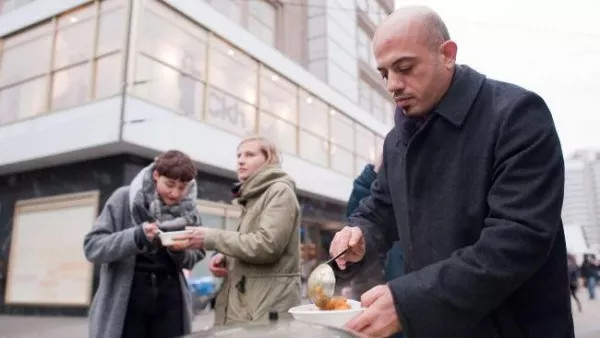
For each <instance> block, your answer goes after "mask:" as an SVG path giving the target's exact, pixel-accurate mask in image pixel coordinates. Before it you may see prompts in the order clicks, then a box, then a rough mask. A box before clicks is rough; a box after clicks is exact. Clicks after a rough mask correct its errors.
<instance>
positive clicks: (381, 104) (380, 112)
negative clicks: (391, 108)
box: [372, 88, 387, 122]
mask: <svg viewBox="0 0 600 338" xmlns="http://www.w3.org/2000/svg"><path fill="white" fill-rule="evenodd" d="M372 109H373V110H372V111H373V116H375V118H376V119H378V120H379V121H381V122H385V120H386V115H387V112H386V111H385V98H384V97H383V96H382V95H381V94H380V93H379V92H378V91H377V90H376V89H375V88H373V107H372Z"/></svg>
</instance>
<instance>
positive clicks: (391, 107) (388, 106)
mask: <svg viewBox="0 0 600 338" xmlns="http://www.w3.org/2000/svg"><path fill="white" fill-rule="evenodd" d="M384 104H385V111H386V119H385V123H386V124H387V125H388V126H393V125H394V123H395V122H394V115H395V112H396V105H395V104H394V102H392V101H391V99H390V100H386V101H385V103H384Z"/></svg>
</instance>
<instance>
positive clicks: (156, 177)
mask: <svg viewBox="0 0 600 338" xmlns="http://www.w3.org/2000/svg"><path fill="white" fill-rule="evenodd" d="M159 177H160V175H159V174H158V171H156V170H154V171H153V172H152V178H153V179H154V180H155V181H158V178H159Z"/></svg>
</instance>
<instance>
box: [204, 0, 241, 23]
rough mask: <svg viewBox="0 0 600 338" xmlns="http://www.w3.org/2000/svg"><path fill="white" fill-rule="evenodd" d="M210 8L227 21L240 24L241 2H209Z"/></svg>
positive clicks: (220, 0) (228, 0) (219, 0)
mask: <svg viewBox="0 0 600 338" xmlns="http://www.w3.org/2000/svg"><path fill="white" fill-rule="evenodd" d="M210 2H211V4H212V6H213V7H214V8H215V9H216V10H217V11H219V12H221V13H222V14H224V15H225V16H226V17H227V18H228V19H229V20H231V21H233V22H235V23H237V24H241V22H242V8H243V7H242V5H243V0H210Z"/></svg>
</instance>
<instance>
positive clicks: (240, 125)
mask: <svg viewBox="0 0 600 338" xmlns="http://www.w3.org/2000/svg"><path fill="white" fill-rule="evenodd" d="M206 119H207V121H208V122H210V123H211V124H213V125H216V126H219V127H222V128H224V129H226V130H229V131H231V132H234V133H236V134H238V135H242V136H244V135H248V134H252V133H254V131H255V128H254V127H255V119H256V108H255V107H253V106H251V105H249V104H246V103H243V102H241V101H240V100H237V99H236V98H234V97H232V96H230V95H227V94H226V93H224V92H222V91H219V90H217V89H214V88H213V89H211V91H210V92H209V94H208V111H207V114H206Z"/></svg>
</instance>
